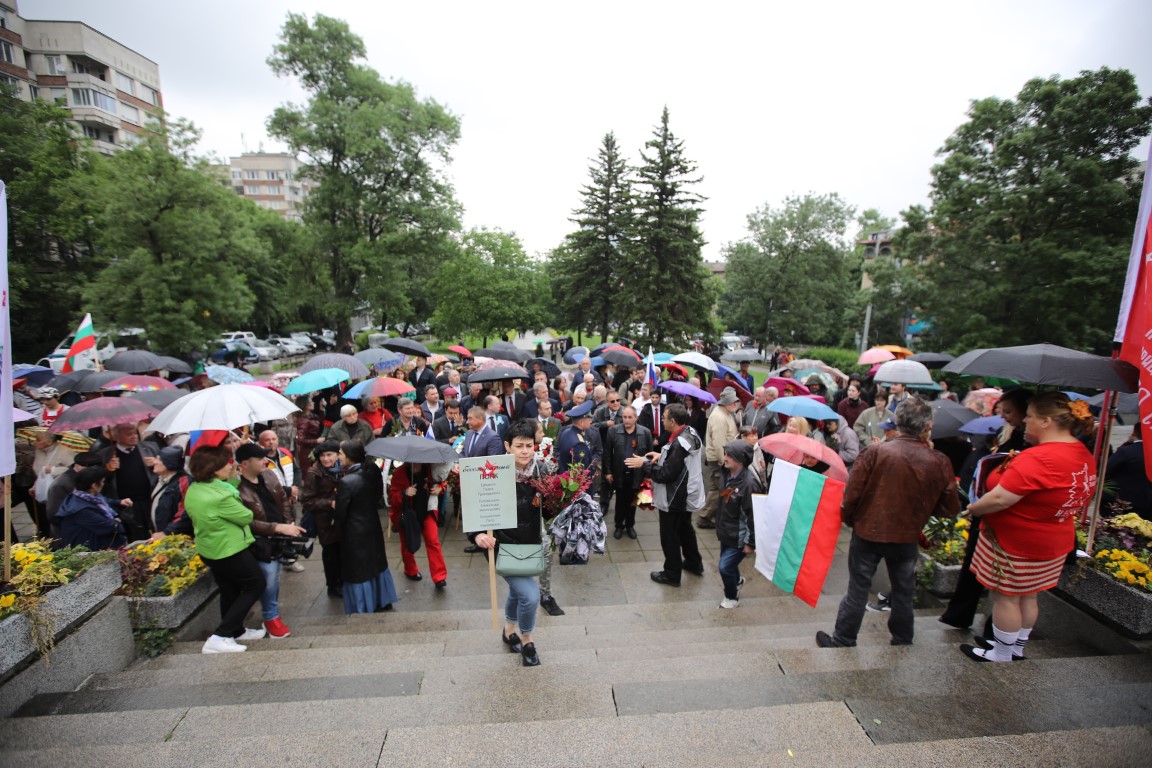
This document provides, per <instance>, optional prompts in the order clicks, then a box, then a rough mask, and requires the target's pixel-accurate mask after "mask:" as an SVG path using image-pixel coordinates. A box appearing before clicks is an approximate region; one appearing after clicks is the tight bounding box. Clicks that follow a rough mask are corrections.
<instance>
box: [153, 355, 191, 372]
mask: <svg viewBox="0 0 1152 768" xmlns="http://www.w3.org/2000/svg"><path fill="white" fill-rule="evenodd" d="M159 357H160V360H161V361H162V362H163V363H164V367H165V368H166V369H168V370H169V371H171V372H172V373H192V366H190V365H188V363H186V362H184V361H183V360H181V359H180V358H178V357H171V356H170V355H159Z"/></svg>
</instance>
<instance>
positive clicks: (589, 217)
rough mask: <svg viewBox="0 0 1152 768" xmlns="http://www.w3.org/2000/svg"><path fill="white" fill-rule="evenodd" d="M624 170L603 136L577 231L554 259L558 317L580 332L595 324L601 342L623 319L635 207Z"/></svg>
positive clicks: (576, 215)
mask: <svg viewBox="0 0 1152 768" xmlns="http://www.w3.org/2000/svg"><path fill="white" fill-rule="evenodd" d="M628 172H629V168H628V164H627V163H626V162H625V161H624V158H623V157H621V155H620V150H619V147H618V145H617V143H616V136H615V135H614V134H613V133H611V132H609V133H607V134H605V135H604V138H603V139H602V140H601V144H600V150H599V152H598V154H597V156H596V159H595V160H594V161H593V163H592V165H591V166H590V167H589V169H588V174H589V177H590V181H589V183H588V184H586V185H585V186H584V188H583V189H582V190H581V192H580V197H581V199H582V204H581V206H580V207H579V208H577V209H576V210H575V211H573V212H572V213H573V218H572V219H571V221H572V223H573V224H576V225H577V226H578V227H579V229H577V230H576V231H575V232H573V233H571V234H569V235H568V236H567V237H566V238H565V247H563V248H561V249H558V250H557V251H556V252H555V253H554V255H553V270H552V271H553V276H554V277H553V286H554V288H553V295H554V296H555V297H556V300H557V305H558V314H560V315H561V316H562V317H563V318H565V319H568V320H571V321H573V323H572V325H573V326H574V327H577V328H580V329H581V330H584V329H586V328H588V329H590V327H591V326H593V324H598V325H599V327H600V333H601V334H603V336H604V338H605V339H607V338H608V337H609V334H610V328H611V326H612V325H616V326H617V327H619V326H620V324H621V322H622V320H623V317H622V313H621V312H620V306H621V301H622V293H623V292H624V291H625V290H627V288H628V286H627V284H626V278H627V273H628V266H629V263H630V258H629V257H630V253H631V244H632V238H633V206H634V199H633V196H632V189H631V180H630V179H629V178H628Z"/></svg>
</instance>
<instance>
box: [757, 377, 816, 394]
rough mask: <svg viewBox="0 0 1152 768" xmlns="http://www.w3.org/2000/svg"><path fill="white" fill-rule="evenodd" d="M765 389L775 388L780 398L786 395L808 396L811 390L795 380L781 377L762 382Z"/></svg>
mask: <svg viewBox="0 0 1152 768" xmlns="http://www.w3.org/2000/svg"><path fill="white" fill-rule="evenodd" d="M764 386H766V387H776V389H778V390H779V391H780V396H781V397H786V396H788V395H810V394H812V392H811V390H809V389H808V387H806V386H804V385H803V384H801V383H800V382H798V381H796V379H786V378H784V377H783V376H773V377H772V378H770V379H768V380H767V381H765V382H764Z"/></svg>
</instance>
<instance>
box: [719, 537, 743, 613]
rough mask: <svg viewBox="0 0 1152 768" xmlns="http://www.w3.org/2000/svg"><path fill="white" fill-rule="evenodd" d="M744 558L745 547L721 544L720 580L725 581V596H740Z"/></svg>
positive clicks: (733, 597) (732, 598) (730, 598)
mask: <svg viewBox="0 0 1152 768" xmlns="http://www.w3.org/2000/svg"><path fill="white" fill-rule="evenodd" d="M743 560H744V547H728V546H725V545H723V544H721V545H720V581H722V582H723V583H724V597H726V598H728V599H729V600H735V599H737V598H738V597H740V592H739V587H740V563H741V561H743Z"/></svg>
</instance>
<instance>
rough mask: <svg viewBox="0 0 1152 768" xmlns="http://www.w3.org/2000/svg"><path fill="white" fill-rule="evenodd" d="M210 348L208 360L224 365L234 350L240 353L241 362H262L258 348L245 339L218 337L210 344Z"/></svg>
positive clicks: (246, 363) (252, 363)
mask: <svg viewBox="0 0 1152 768" xmlns="http://www.w3.org/2000/svg"><path fill="white" fill-rule="evenodd" d="M208 349H209V352H208V361H209V362H211V363H214V364H216V365H223V364H224V363H226V362H228V360H229V358H230V354H231V353H233V352H238V353H239V355H240V362H241V363H242V364H243V365H255V364H256V363H258V362H260V355H259V354H257V352H256V350H254V349H252V347H250V346H248V344H247V343H246V342H243V341H226V340H224V339H217V340H216V341H214V342H212V343H211V344H210V345H209V347H208Z"/></svg>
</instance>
